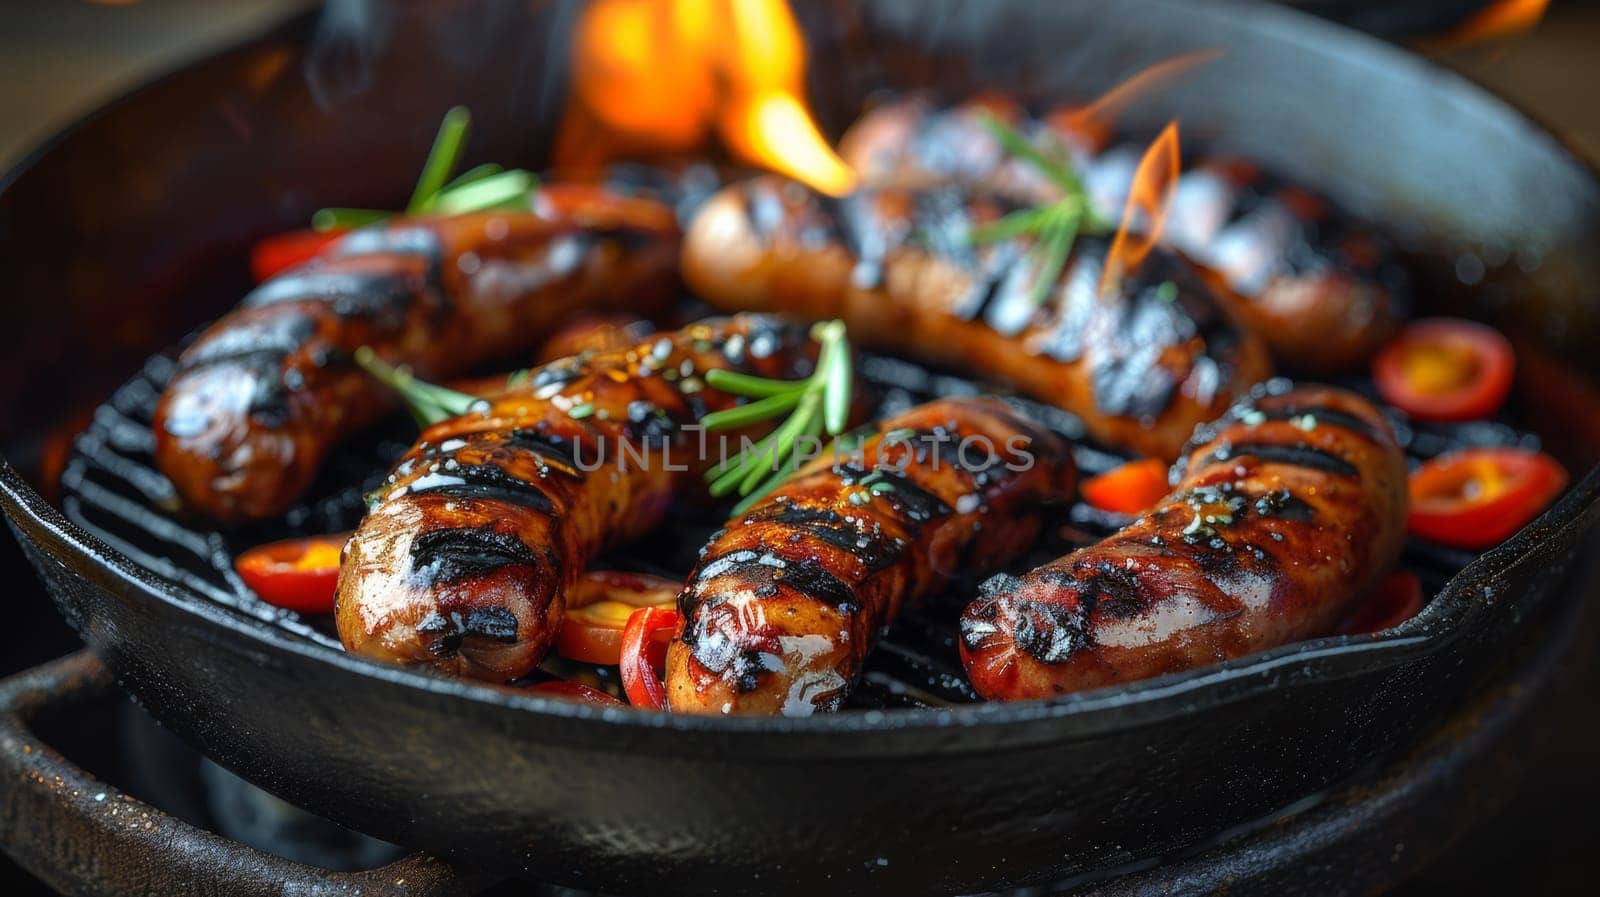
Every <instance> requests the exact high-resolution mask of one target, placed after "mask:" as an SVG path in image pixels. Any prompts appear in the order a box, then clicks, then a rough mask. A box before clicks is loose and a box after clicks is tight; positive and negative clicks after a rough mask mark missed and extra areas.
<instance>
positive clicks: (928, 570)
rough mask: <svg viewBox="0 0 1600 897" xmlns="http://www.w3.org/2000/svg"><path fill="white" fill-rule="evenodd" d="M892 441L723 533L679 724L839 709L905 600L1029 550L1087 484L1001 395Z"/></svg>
mask: <svg viewBox="0 0 1600 897" xmlns="http://www.w3.org/2000/svg"><path fill="white" fill-rule="evenodd" d="M878 429H879V432H878V434H877V435H874V436H872V437H871V438H870V439H868V440H867V441H866V442H865V443H864V444H863V445H862V447H861V450H860V452H859V453H848V452H847V453H841V455H840V456H839V458H838V459H837V460H836V459H835V458H834V457H833V456H831V455H824V456H823V457H821V458H818V459H816V460H815V461H813V462H811V464H809V465H808V466H807V467H805V468H803V469H801V470H800V471H799V472H798V473H797V474H796V475H795V476H794V477H792V478H791V479H789V480H788V481H786V482H785V483H784V484H783V485H781V486H779V487H778V489H777V490H776V491H775V492H773V493H772V494H771V495H769V496H767V497H766V498H765V499H763V500H762V501H761V502H760V503H759V504H757V505H755V506H754V507H752V508H751V509H750V510H749V511H747V512H746V513H744V514H741V515H739V516H738V517H735V518H734V519H733V520H731V521H729V522H728V525H727V527H726V528H724V529H723V530H721V531H720V532H718V533H717V535H715V536H714V537H712V540H711V542H710V543H709V544H708V545H707V546H706V547H705V549H704V550H703V552H702V554H701V560H700V563H699V564H698V566H697V567H696V568H695V571H694V572H693V573H692V574H691V575H690V577H689V581H688V584H687V585H686V586H685V588H684V590H683V592H682V593H681V594H680V595H679V597H678V606H679V610H680V611H681V613H682V615H683V623H682V625H681V626H680V628H679V631H678V633H677V637H676V638H675V639H674V640H673V642H672V643H671V644H670V645H669V647H668V649H667V679H666V687H667V698H668V702H669V705H670V706H671V708H672V710H673V711H674V712H679V713H683V712H689V713H761V714H779V713H781V714H785V715H789V716H804V715H809V714H811V713H812V712H814V711H818V710H824V711H826V710H836V709H838V707H839V705H840V703H841V702H843V700H844V699H845V697H846V695H847V694H848V693H849V690H850V687H851V685H853V684H854V682H855V680H856V677H857V675H858V674H859V673H860V671H861V665H862V662H863V661H864V660H865V659H866V656H867V652H868V651H870V650H871V649H872V646H873V645H874V644H875V643H876V642H877V640H878V636H879V634H880V633H881V632H882V631H883V630H884V629H886V628H888V626H889V624H890V623H891V622H892V621H893V620H894V619H895V617H896V616H897V615H898V614H899V612H900V608H901V606H902V605H903V604H904V603H905V602H907V601H912V600H916V599H917V598H920V597H922V596H923V595H926V594H928V593H929V592H932V591H934V590H936V589H938V588H940V587H942V586H944V585H945V584H946V583H948V582H949V581H950V579H951V578H952V577H953V576H955V575H957V574H958V573H967V574H971V573H980V574H981V573H983V572H986V571H989V570H993V569H995V568H996V567H997V566H998V565H1000V564H1003V563H1005V562H1006V561H1007V560H1009V559H1011V558H1013V557H1015V556H1016V555H1017V554H1019V553H1020V552H1022V551H1024V550H1026V549H1027V547H1028V546H1029V544H1031V543H1032V541H1033V539H1034V537H1035V536H1036V535H1037V533H1038V531H1039V528H1040V525H1041V522H1042V520H1043V516H1044V513H1045V509H1046V506H1048V505H1049V504H1051V503H1053V502H1064V501H1065V500H1066V499H1067V498H1068V497H1069V496H1070V493H1071V490H1072V487H1073V480H1074V476H1075V468H1074V466H1073V463H1072V459H1071V455H1070V454H1069V452H1068V449H1067V446H1066V444H1065V443H1064V442H1063V441H1062V440H1061V439H1060V438H1058V437H1057V436H1056V435H1055V434H1053V433H1051V432H1050V431H1048V430H1046V429H1044V428H1042V427H1040V426H1038V425H1036V424H1034V423H1032V422H1029V421H1027V420H1025V419H1023V418H1020V417H1018V416H1017V415H1016V414H1015V413H1014V412H1012V411H1010V410H1009V409H1007V408H1006V406H1005V405H1003V404H1001V403H1000V402H998V401H995V400H993V399H965V400H962V399H951V400H945V401H937V402H930V403H928V404H926V405H922V406H919V407H917V408H913V409H911V410H910V411H907V412H905V413H904V414H900V415H896V416H894V417H891V418H888V419H886V420H884V421H882V422H881V423H879V424H878ZM963 446H965V448H963Z"/></svg>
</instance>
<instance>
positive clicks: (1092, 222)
mask: <svg viewBox="0 0 1600 897" xmlns="http://www.w3.org/2000/svg"><path fill="white" fill-rule="evenodd" d="M982 121H983V125H984V127H985V128H987V129H988V131H989V133H990V134H992V135H993V136H994V139H995V140H996V141H997V142H998V143H999V144H1000V146H1001V148H1002V149H1004V150H1005V151H1006V152H1007V153H1009V154H1011V155H1012V156H1015V157H1017V158H1018V159H1022V160H1024V161H1026V162H1028V163H1030V164H1032V165H1033V167H1035V168H1037V169H1038V170H1039V172H1040V173H1041V174H1043V175H1044V176H1045V177H1046V178H1048V179H1049V180H1050V182H1051V183H1053V184H1055V185H1056V186H1057V187H1058V188H1060V190H1061V193H1062V197H1061V198H1060V199H1058V200H1056V201H1054V202H1051V203H1047V204H1045V205H1041V206H1035V207H1033V208H1028V209H1020V210H1018V211H1015V212H1012V213H1011V214H1009V215H1007V216H1005V217H1004V218H1001V219H1000V220H998V221H993V222H990V223H989V224H985V225H981V226H979V227H976V228H973V230H972V241H973V242H974V243H997V242H1001V241H1004V240H1014V239H1016V238H1018V237H1024V236H1027V237H1032V238H1033V248H1032V250H1030V252H1029V255H1030V256H1031V257H1032V258H1033V259H1034V262H1035V265H1036V266H1037V267H1036V273H1035V276H1034V282H1033V294H1032V296H1031V299H1032V301H1033V304H1034V305H1042V304H1044V301H1045V300H1046V299H1048V298H1049V297H1050V294H1051V292H1052V291H1053V289H1054V288H1055V285H1056V281H1057V279H1059V278H1060V276H1061V271H1062V269H1063V268H1065V267H1066V264H1067V257H1068V256H1070V255H1071V254H1072V244H1073V243H1074V242H1076V241H1077V239H1078V235H1079V234H1080V233H1090V234H1103V233H1107V232H1109V231H1110V228H1111V225H1110V222H1108V221H1106V219H1105V218H1104V216H1102V215H1101V214H1100V213H1099V212H1098V211H1096V210H1095V208H1094V205H1093V203H1091V202H1090V201H1089V193H1088V190H1087V189H1085V187H1084V185H1083V177H1082V176H1081V175H1079V174H1078V171H1077V169H1076V168H1074V167H1073V165H1072V161H1071V160H1070V159H1067V158H1066V157H1064V156H1061V157H1056V156H1052V155H1048V154H1046V153H1045V151H1044V150H1043V149H1041V148H1040V147H1038V146H1035V145H1034V144H1032V143H1030V142H1029V141H1028V139H1027V138H1026V137H1024V136H1022V135H1021V134H1019V133H1017V131H1016V130H1015V129H1014V128H1012V127H1011V126H1010V125H1007V124H1006V123H1005V122H1002V121H1001V120H1000V119H998V118H995V117H994V116H992V115H989V114H987V113H985V114H984V117H983V119H982Z"/></svg>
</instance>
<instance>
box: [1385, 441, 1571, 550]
mask: <svg viewBox="0 0 1600 897" xmlns="http://www.w3.org/2000/svg"><path fill="white" fill-rule="evenodd" d="M1566 487H1567V472H1566V470H1565V469H1563V468H1562V467H1561V464H1560V463H1559V462H1558V461H1556V460H1555V459H1554V458H1552V457H1550V456H1549V455H1546V454H1545V453H1543V452H1536V451H1532V450H1530V449H1517V448H1473V449H1465V450H1462V451H1459V452H1451V453H1449V454H1447V455H1440V456H1439V457H1437V458H1434V459H1433V460H1431V461H1429V462H1427V463H1426V464H1424V465H1422V466H1421V467H1419V468H1417V470H1416V472H1414V473H1412V474H1411V483H1410V491H1411V515H1410V518H1409V519H1408V520H1407V523H1406V526H1407V528H1408V529H1410V531H1411V532H1412V533H1413V534H1414V535H1417V536H1421V537H1422V538H1424V539H1431V540H1433V541H1435V542H1442V543H1444V544H1445V545H1454V546H1456V547H1458V548H1488V547H1489V546H1491V545H1497V544H1499V543H1500V542H1502V541H1504V540H1505V538H1506V537H1507V536H1509V535H1511V534H1512V533H1514V532H1516V531H1517V530H1519V529H1521V528H1522V527H1523V525H1525V524H1526V523H1527V522H1528V521H1530V520H1532V519H1533V518H1535V517H1537V516H1539V512H1540V511H1543V510H1544V509H1545V506H1546V505H1548V504H1550V502H1551V501H1552V500H1554V499H1555V497H1556V496H1557V495H1560V494H1561V490H1563V489H1565V488H1566Z"/></svg>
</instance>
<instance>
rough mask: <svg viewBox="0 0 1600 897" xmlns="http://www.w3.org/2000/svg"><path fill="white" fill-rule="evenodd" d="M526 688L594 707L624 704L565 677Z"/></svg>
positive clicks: (595, 689) (598, 690) (596, 689)
mask: <svg viewBox="0 0 1600 897" xmlns="http://www.w3.org/2000/svg"><path fill="white" fill-rule="evenodd" d="M528 690H529V691H534V692H538V693H539V694H541V695H544V696H546V697H551V698H565V699H566V700H569V701H578V702H579V703H582V704H593V705H594V706H596V707H621V706H625V705H624V704H623V703H622V702H621V701H619V700H617V699H616V698H613V697H612V696H610V695H608V694H606V693H605V692H603V691H601V690H600V689H598V688H590V687H589V686H587V685H584V684H583V683H581V682H569V681H567V680H565V679H562V680H559V681H556V682H541V683H539V684H538V685H535V686H532V687H530V688H529V689H528Z"/></svg>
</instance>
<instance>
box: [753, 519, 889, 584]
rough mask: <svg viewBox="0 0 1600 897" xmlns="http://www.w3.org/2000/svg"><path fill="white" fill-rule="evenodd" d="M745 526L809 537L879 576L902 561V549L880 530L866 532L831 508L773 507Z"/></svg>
mask: <svg viewBox="0 0 1600 897" xmlns="http://www.w3.org/2000/svg"><path fill="white" fill-rule="evenodd" d="M745 523H747V524H749V523H773V524H776V525H778V526H782V527H787V528H789V529H791V530H794V531H795V532H796V533H802V534H804V535H807V536H810V537H812V538H814V539H816V540H818V541H820V542H825V543H827V544H829V545H832V546H833V547H835V548H838V549H841V550H843V551H846V552H848V553H849V554H850V555H851V556H852V557H854V558H855V559H856V560H858V561H860V562H861V563H862V565H863V566H865V567H866V569H867V572H868V573H869V574H870V573H876V572H877V571H879V570H882V569H884V568H885V567H888V566H889V565H891V564H893V563H894V562H895V561H896V560H897V559H899V557H900V554H901V549H900V547H899V546H898V545H896V544H895V542H894V540H893V539H891V538H889V537H888V535H887V534H885V533H883V532H882V531H881V530H880V531H878V532H864V531H862V530H861V529H858V528H857V527H856V525H855V524H853V523H851V522H850V521H848V520H846V519H845V518H844V516H843V515H841V514H840V513H839V512H838V511H835V510H833V509H832V508H810V507H805V506H803V505H795V504H789V503H786V504H771V505H766V506H763V507H759V508H756V509H755V510H753V511H751V512H750V514H748V515H747V516H746V517H745Z"/></svg>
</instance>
